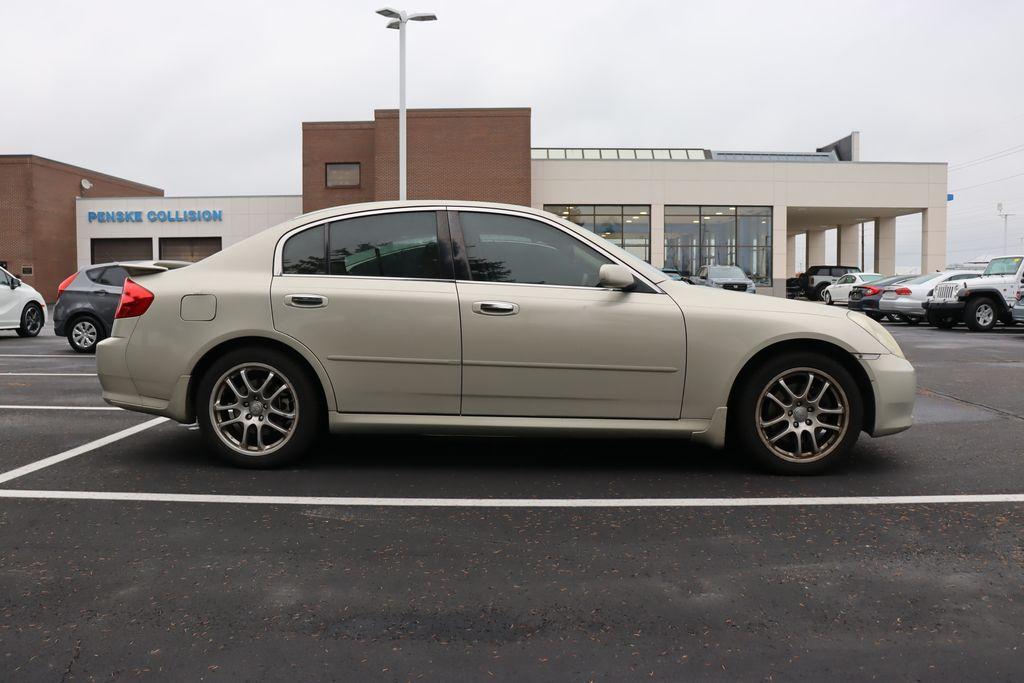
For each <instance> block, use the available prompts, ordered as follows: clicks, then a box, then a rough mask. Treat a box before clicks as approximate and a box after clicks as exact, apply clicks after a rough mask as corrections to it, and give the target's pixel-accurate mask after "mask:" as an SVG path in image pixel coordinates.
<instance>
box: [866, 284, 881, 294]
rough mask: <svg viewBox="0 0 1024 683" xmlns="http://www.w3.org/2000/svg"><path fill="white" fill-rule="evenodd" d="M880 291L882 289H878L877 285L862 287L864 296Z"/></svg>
mask: <svg viewBox="0 0 1024 683" xmlns="http://www.w3.org/2000/svg"><path fill="white" fill-rule="evenodd" d="M881 291H882V290H881V289H879V288H878V287H870V286H868V287H865V288H864V296H874V295H876V294H878V293H879V292H881Z"/></svg>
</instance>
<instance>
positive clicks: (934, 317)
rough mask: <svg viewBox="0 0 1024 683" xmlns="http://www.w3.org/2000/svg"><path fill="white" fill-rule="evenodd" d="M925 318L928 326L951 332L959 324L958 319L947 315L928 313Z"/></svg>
mask: <svg viewBox="0 0 1024 683" xmlns="http://www.w3.org/2000/svg"><path fill="white" fill-rule="evenodd" d="M925 317H926V318H927V319H928V324H929V325H934V326H935V327H937V328H939V329H940V330H951V329H953V328H954V327H956V326H957V325H959V324H960V319H959V318H957V317H956V316H955V315H951V314H949V313H936V312H935V311H928V314H927V315H926V316H925Z"/></svg>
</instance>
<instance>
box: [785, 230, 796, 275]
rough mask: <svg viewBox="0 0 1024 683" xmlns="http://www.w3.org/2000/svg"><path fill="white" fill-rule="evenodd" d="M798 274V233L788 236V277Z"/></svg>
mask: <svg viewBox="0 0 1024 683" xmlns="http://www.w3.org/2000/svg"><path fill="white" fill-rule="evenodd" d="M795 275H796V235H789V236H788V237H786V277H794V276H795Z"/></svg>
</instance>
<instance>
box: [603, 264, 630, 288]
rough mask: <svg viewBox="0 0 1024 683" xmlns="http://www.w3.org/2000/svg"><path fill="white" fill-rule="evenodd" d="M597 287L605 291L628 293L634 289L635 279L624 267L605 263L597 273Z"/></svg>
mask: <svg viewBox="0 0 1024 683" xmlns="http://www.w3.org/2000/svg"><path fill="white" fill-rule="evenodd" d="M597 279H598V282H597V284H598V286H599V287H604V288H605V289H620V290H622V291H624V292H628V291H630V290H632V289H634V288H635V287H636V279H635V278H634V277H633V273H632V272H631V271H630V270H629V268H627V267H626V266H620V265H619V264H617V263H606V264H604V265H603V266H601V270H599V271H598V273H597Z"/></svg>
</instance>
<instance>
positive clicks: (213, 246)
mask: <svg viewBox="0 0 1024 683" xmlns="http://www.w3.org/2000/svg"><path fill="white" fill-rule="evenodd" d="M218 251H220V238H219V237H161V238H160V258H162V259H167V260H168V261H191V262H192V263H195V262H196V261H198V260H199V259H204V258H206V257H207V256H209V255H210V254H216V253H217V252H218Z"/></svg>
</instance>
